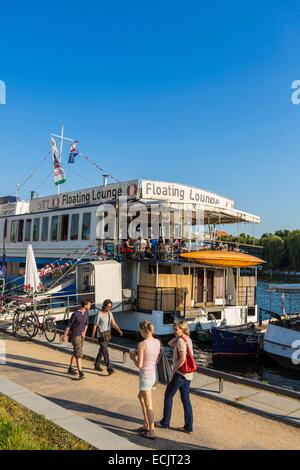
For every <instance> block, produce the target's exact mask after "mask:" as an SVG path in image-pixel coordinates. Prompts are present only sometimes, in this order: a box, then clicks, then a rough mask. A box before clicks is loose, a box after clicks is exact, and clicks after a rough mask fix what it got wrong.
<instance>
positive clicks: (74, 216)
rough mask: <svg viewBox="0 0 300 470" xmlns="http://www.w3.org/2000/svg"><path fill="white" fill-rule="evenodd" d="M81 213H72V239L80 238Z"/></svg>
mask: <svg viewBox="0 0 300 470" xmlns="http://www.w3.org/2000/svg"><path fill="white" fill-rule="evenodd" d="M78 232H79V214H72V218H71V240H78Z"/></svg>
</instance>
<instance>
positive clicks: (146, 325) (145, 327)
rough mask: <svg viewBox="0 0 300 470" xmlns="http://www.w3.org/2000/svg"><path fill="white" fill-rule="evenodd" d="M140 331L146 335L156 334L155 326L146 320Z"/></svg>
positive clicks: (142, 323) (141, 324) (142, 322)
mask: <svg viewBox="0 0 300 470" xmlns="http://www.w3.org/2000/svg"><path fill="white" fill-rule="evenodd" d="M140 329H141V330H142V331H144V332H145V333H147V334H148V333H152V334H154V326H153V324H152V323H151V321H149V320H144V321H141V323H140Z"/></svg>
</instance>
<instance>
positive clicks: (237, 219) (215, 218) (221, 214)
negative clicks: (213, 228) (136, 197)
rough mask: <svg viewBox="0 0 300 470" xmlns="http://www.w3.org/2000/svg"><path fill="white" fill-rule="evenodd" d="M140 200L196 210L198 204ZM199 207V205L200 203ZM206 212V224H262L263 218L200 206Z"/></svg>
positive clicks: (231, 210)
mask: <svg viewBox="0 0 300 470" xmlns="http://www.w3.org/2000/svg"><path fill="white" fill-rule="evenodd" d="M140 202H142V203H144V204H147V205H151V206H155V205H157V206H159V205H160V204H161V203H162V204H163V205H164V206H167V207H170V208H171V209H174V210H176V209H178V210H182V209H183V208H184V209H186V210H191V211H196V210H197V204H186V203H178V202H168V201H158V200H150V199H148V200H147V199H141V200H140ZM198 207H199V205H198ZM200 207H201V209H202V210H203V212H204V215H203V217H204V224H205V225H208V224H212V225H214V224H216V225H217V224H236V223H252V224H260V223H261V219H260V217H258V216H257V215H254V214H250V213H248V212H243V211H240V210H238V209H226V208H223V207H214V206H211V205H206V204H203V205H201V206H200Z"/></svg>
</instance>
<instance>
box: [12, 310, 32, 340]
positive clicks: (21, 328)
mask: <svg viewBox="0 0 300 470" xmlns="http://www.w3.org/2000/svg"><path fill="white" fill-rule="evenodd" d="M28 320H29V317H27V316H26V313H24V312H17V313H15V315H14V319H13V327H12V328H13V334H14V335H15V336H16V338H17V339H19V340H20V341H26V340H28V339H30V338H31V335H30V334H29V333H30V332H31V331H32V328H33V325H32V322H31V321H30V320H29V321H28Z"/></svg>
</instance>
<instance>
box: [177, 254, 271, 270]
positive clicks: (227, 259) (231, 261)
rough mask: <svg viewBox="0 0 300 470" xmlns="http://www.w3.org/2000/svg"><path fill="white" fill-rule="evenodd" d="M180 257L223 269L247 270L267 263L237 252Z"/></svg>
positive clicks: (184, 255) (183, 255) (182, 255)
mask: <svg viewBox="0 0 300 470" xmlns="http://www.w3.org/2000/svg"><path fill="white" fill-rule="evenodd" d="M179 256H180V258H181V259H185V260H186V261H189V262H191V263H199V264H202V265H205V266H220V267H223V268H246V267H250V266H259V265H260V264H263V263H265V261H264V260H262V259H260V258H257V257H256V256H252V255H248V254H246V253H240V252H237V251H214V250H203V251H193V252H190V253H183V254H181V255H179Z"/></svg>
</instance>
